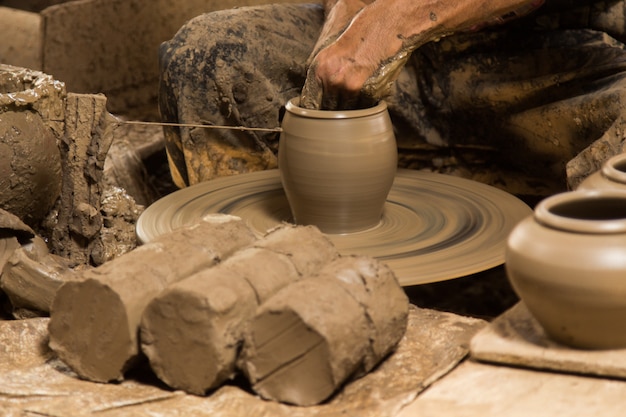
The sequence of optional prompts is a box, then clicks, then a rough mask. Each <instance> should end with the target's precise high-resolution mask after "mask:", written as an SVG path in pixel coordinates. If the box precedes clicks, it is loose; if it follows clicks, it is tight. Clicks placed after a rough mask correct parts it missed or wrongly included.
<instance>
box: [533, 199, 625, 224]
mask: <svg viewBox="0 0 626 417" xmlns="http://www.w3.org/2000/svg"><path fill="white" fill-rule="evenodd" d="M603 199H604V200H606V201H607V202H615V201H616V200H619V201H620V202H622V201H623V203H624V207H626V192H624V191H614V190H578V191H569V192H563V193H559V194H555V195H553V196H550V197H547V198H546V199H544V200H542V201H541V202H539V204H537V206H536V207H535V210H534V214H533V216H534V218H535V220H536V221H537V222H539V223H541V224H543V225H545V226H548V227H551V228H554V229H560V230H565V231H569V232H578V233H589V234H616V233H626V210H625V211H624V213H623V214H622V213H621V212H620V213H618V215H615V216H610V217H607V218H583V216H580V217H577V216H569V215H566V214H560V213H559V209H563V208H565V207H566V206H570V207H574V206H576V205H578V206H582V205H587V206H588V205H591V204H597V202H598V201H599V200H603Z"/></svg>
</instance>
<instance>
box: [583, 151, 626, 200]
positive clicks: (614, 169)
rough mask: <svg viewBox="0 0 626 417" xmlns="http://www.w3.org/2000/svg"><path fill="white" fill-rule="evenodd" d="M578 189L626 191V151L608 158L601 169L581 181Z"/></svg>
mask: <svg viewBox="0 0 626 417" xmlns="http://www.w3.org/2000/svg"><path fill="white" fill-rule="evenodd" d="M578 189H579V190H600V189H602V190H605V189H611V190H622V191H626V153H622V154H619V155H615V156H614V157H612V158H609V159H608V160H606V162H605V163H604V164H603V165H602V168H601V169H600V170H598V171H597V172H595V173H593V174H591V175H590V176H589V177H587V178H586V179H585V180H584V181H583V182H582V183H580V185H579V186H578Z"/></svg>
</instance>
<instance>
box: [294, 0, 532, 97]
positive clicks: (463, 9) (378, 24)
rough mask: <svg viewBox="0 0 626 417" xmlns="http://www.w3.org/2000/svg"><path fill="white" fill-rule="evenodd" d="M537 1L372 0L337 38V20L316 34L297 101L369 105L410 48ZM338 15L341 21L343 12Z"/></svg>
mask: <svg viewBox="0 0 626 417" xmlns="http://www.w3.org/2000/svg"><path fill="white" fill-rule="evenodd" d="M340 1H341V0H340ZM542 3H543V1H542V0H462V1H457V2H451V3H447V4H442V2H440V1H437V0H420V1H416V0H376V1H374V2H372V3H370V4H368V5H366V6H364V7H362V8H361V9H360V11H359V12H358V13H356V15H355V16H354V17H353V18H352V20H351V21H350V23H349V25H348V26H347V27H346V28H345V30H343V31H341V32H340V33H339V35H338V36H336V35H335V33H336V31H337V29H339V28H340V27H341V25H339V24H337V25H335V26H333V27H332V28H330V26H329V30H328V32H324V31H323V32H322V33H326V34H327V35H328V36H327V37H324V38H323V39H322V38H321V40H320V41H318V43H317V45H316V48H315V49H314V52H313V54H312V55H311V56H312V59H311V58H310V65H309V69H308V73H307V78H306V81H305V85H304V87H303V90H302V93H301V97H300V105H301V106H302V107H306V108H312V109H351V108H364V107H369V106H371V105H373V104H375V103H376V102H378V101H380V100H381V99H383V98H384V97H385V96H386V95H387V94H388V93H389V92H390V89H391V86H392V84H393V82H394V81H395V79H396V78H397V76H398V75H399V73H400V70H401V69H402V67H403V66H404V65H405V63H406V62H407V60H408V58H409V57H410V54H411V52H412V51H413V50H415V49H416V48H418V47H419V46H421V45H423V44H425V43H427V42H430V41H432V40H436V39H439V38H440V37H443V36H446V35H449V34H452V33H455V32H458V31H464V30H470V29H473V28H476V27H478V26H479V25H481V24H482V23H483V22H501V21H502V20H503V19H501V18H500V16H511V15H514V16H518V15H521V14H525V13H527V12H529V11H530V10H533V9H534V8H536V7H538V6H539V5H541V4H542ZM352 10H353V9H352ZM329 16H330V15H329ZM341 16H342V17H343V19H344V20H343V22H345V19H346V18H347V17H348V16H349V14H343V15H341ZM339 21H340V20H339V19H338V20H337V22H339ZM325 29H326V26H325ZM335 36H336V38H335Z"/></svg>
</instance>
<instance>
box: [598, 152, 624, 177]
mask: <svg viewBox="0 0 626 417" xmlns="http://www.w3.org/2000/svg"><path fill="white" fill-rule="evenodd" d="M601 172H602V175H603V176H604V177H605V178H607V179H609V180H611V181H614V182H618V183H620V184H626V153H624V154H619V155H616V156H614V157H612V158H610V159H609V160H607V161H606V162H605V163H604V165H603V166H602V171H601Z"/></svg>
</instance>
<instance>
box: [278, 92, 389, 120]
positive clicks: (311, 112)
mask: <svg viewBox="0 0 626 417" xmlns="http://www.w3.org/2000/svg"><path fill="white" fill-rule="evenodd" d="M299 101H300V98H299V97H294V98H292V99H291V100H289V101H288V102H287V104H285V109H286V110H287V111H288V112H289V113H291V114H295V115H297V116H301V117H308V118H311V119H355V118H358V117H365V116H371V115H374V114H378V113H381V112H383V111H386V110H387V103H386V102H385V101H380V102H379V103H378V104H377V105H375V106H373V107H368V108H366V109H356V110H315V109H307V108H304V107H300V106H298V104H297V103H299Z"/></svg>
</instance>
